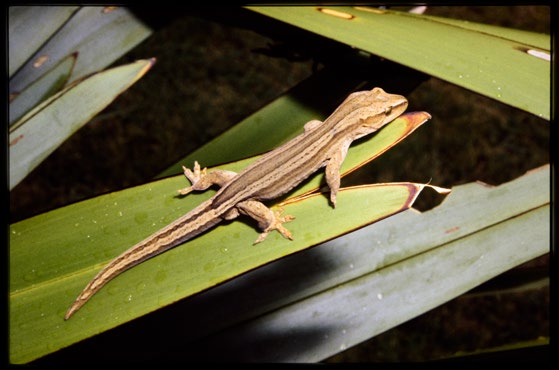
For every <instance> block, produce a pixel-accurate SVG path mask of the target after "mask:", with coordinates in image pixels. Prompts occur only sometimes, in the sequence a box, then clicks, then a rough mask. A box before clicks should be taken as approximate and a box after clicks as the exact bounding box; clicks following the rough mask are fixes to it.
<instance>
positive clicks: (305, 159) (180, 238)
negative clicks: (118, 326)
mask: <svg viewBox="0 0 559 370" xmlns="http://www.w3.org/2000/svg"><path fill="white" fill-rule="evenodd" d="M407 105H408V102H407V100H406V98H404V97H403V96H400V95H395V94H388V93H386V92H385V91H384V90H382V89H381V88H378V87H377V88H374V89H372V90H370V91H359V92H354V93H352V94H350V95H349V96H348V97H347V98H346V99H345V100H344V101H343V103H342V104H341V105H340V106H339V107H338V108H337V109H336V110H335V111H334V112H333V113H332V114H331V115H330V116H329V117H328V118H327V119H326V120H325V121H324V122H320V121H317V120H313V121H310V122H308V123H306V124H305V127H304V132H303V133H302V134H300V135H299V136H297V137H295V138H293V139H292V140H290V141H288V142H287V143H285V144H283V145H281V146H279V147H278V148H276V149H274V150H272V151H270V152H268V153H266V154H264V155H263V156H262V157H260V159H258V160H257V161H255V162H254V163H253V164H251V165H249V166H248V167H247V168H245V169H244V170H243V171H241V172H239V173H238V174H236V173H234V172H231V171H223V170H216V171H212V172H209V173H206V169H205V168H204V169H203V170H200V166H199V165H198V162H195V164H194V170H193V171H191V170H189V169H187V168H185V167H183V170H184V175H185V176H186V177H187V178H188V179H189V180H190V182H191V183H192V186H190V187H188V188H185V189H182V190H179V193H180V194H181V195H186V194H188V193H190V192H191V191H193V190H195V191H202V190H206V189H207V188H209V187H210V186H212V185H218V186H219V187H220V189H219V190H218V191H217V192H216V194H215V195H214V196H213V197H212V198H210V199H209V200H207V201H205V202H203V203H202V204H200V205H199V206H198V207H196V208H194V209H193V210H192V211H190V212H188V213H187V214H185V215H184V216H182V217H180V218H179V219H177V220H176V221H174V222H173V223H171V224H170V225H168V226H166V227H164V228H163V229H161V230H159V231H157V232H156V233H155V234H153V235H151V236H149V237H148V238H147V239H145V240H143V241H141V242H139V243H138V244H136V245H134V246H132V247H131V248H130V249H128V250H126V251H125V252H123V253H122V254H121V255H119V256H118V257H116V258H115V259H114V260H113V261H112V262H110V263H109V264H108V265H107V266H106V267H104V268H103V269H102V270H101V271H100V272H99V273H98V274H97V275H96V276H95V277H94V278H93V280H91V282H90V283H89V284H88V285H87V286H86V287H85V288H84V290H83V291H82V292H81V293H80V295H79V296H78V297H77V298H76V300H75V302H74V303H73V305H72V306H71V307H70V308H69V309H68V312H67V313H66V316H65V319H66V320H67V319H69V318H70V316H72V315H73V314H74V313H75V312H76V311H77V310H78V309H79V308H80V307H82V306H83V305H84V304H85V303H86V302H87V301H88V300H89V298H91V296H93V295H94V294H95V293H96V292H97V291H99V290H100V289H101V288H102V287H103V286H104V285H105V284H107V283H108V282H109V281H110V280H112V279H113V278H115V277H116V276H117V275H119V274H121V273H122V272H124V271H125V270H127V269H129V268H131V267H133V266H135V265H137V264H139V263H141V262H143V261H145V260H147V259H149V258H151V257H153V256H155V255H157V254H160V253H162V252H164V251H166V250H168V249H170V248H173V247H175V246H177V245H179V244H182V243H184V242H185V241H187V240H189V239H192V238H194V237H196V236H197V235H199V234H201V233H203V232H204V231H206V230H208V229H210V228H211V227H213V226H215V225H216V224H218V223H219V222H221V221H222V220H232V219H234V218H236V217H237V216H239V215H240V214H243V215H247V216H250V217H251V218H253V219H255V220H256V221H257V222H258V227H259V228H260V229H261V230H262V233H261V234H260V235H259V237H258V238H257V239H256V241H255V243H254V244H256V243H259V242H262V241H263V240H264V239H266V237H267V235H268V233H269V232H270V231H272V230H277V231H279V232H280V233H281V234H282V235H283V236H284V237H286V238H288V239H292V236H291V233H290V232H289V231H288V230H287V229H286V228H285V227H283V225H282V224H283V223H285V222H289V221H292V220H293V219H294V217H293V216H283V217H282V215H281V210H280V211H277V212H274V211H272V210H271V209H269V208H267V207H266V206H265V205H264V204H263V203H261V202H262V201H267V200H270V199H274V198H277V197H279V196H281V195H283V194H285V193H287V192H288V191H289V190H291V189H292V188H294V187H295V186H297V185H298V184H299V183H301V182H302V181H303V180H305V179H306V178H307V177H309V176H310V175H312V174H313V173H314V172H316V171H317V170H318V169H320V168H322V167H326V169H325V176H326V183H327V184H328V187H329V188H330V202H331V203H332V206H333V207H335V206H336V194H337V192H338V189H339V187H340V166H341V164H342V162H343V160H344V158H345V156H346V154H347V150H348V148H349V146H350V144H351V142H352V141H354V140H356V139H358V138H360V137H362V136H365V135H367V134H370V133H373V132H375V131H377V130H379V129H380V128H381V127H383V126H384V125H386V124H387V123H389V122H390V121H392V120H394V119H395V118H397V117H398V116H399V115H401V114H402V113H403V112H404V111H405V110H406V108H407Z"/></svg>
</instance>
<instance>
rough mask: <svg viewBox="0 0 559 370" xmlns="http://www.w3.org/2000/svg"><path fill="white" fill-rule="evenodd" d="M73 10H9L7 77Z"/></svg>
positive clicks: (65, 8)
mask: <svg viewBox="0 0 559 370" xmlns="http://www.w3.org/2000/svg"><path fill="white" fill-rule="evenodd" d="M77 9H79V7H77V6H11V7H9V8H8V55H9V66H8V75H9V76H10V77H11V76H12V75H13V74H14V72H15V71H17V69H18V68H20V67H21V66H22V65H23V63H25V61H26V60H27V59H28V58H29V57H31V55H32V54H33V52H34V51H36V50H37V49H38V48H39V47H40V46H41V45H43V44H44V43H45V42H46V41H47V40H48V39H49V38H50V37H51V35H52V34H53V33H55V32H56V31H57V30H58V29H59V28H60V27H61V26H62V25H63V24H64V22H66V21H67V20H68V19H69V18H70V17H71V16H72V14H74V12H75V11H76V10H77ZM39 28H40V30H39Z"/></svg>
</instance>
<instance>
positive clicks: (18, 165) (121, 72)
mask: <svg viewBox="0 0 559 370" xmlns="http://www.w3.org/2000/svg"><path fill="white" fill-rule="evenodd" d="M154 62H155V60H154V59H150V60H141V61H138V62H135V63H131V64H128V65H125V66H121V67H116V68H112V69H110V70H107V71H104V72H100V73H97V74H94V75H92V76H91V77H89V78H86V79H85V80H83V81H79V82H77V83H74V84H72V85H71V86H68V87H67V88H65V89H64V90H62V91H61V92H59V93H57V94H56V95H54V96H52V97H51V98H49V99H47V100H46V101H44V102H43V103H42V104H40V105H39V106H37V107H36V108H35V109H33V110H32V111H31V112H29V113H27V114H26V115H25V116H24V117H22V118H21V120H20V121H18V122H16V123H15V124H14V126H15V127H16V128H15V129H14V130H13V131H11V132H10V142H9V147H10V157H9V158H10V189H12V188H13V187H14V186H16V185H17V184H18V183H19V182H20V181H21V180H22V179H23V178H24V177H25V176H27V174H28V173H29V172H31V171H32V170H33V169H34V168H35V167H36V166H37V165H38V164H39V163H41V161H43V160H44V159H45V158H46V157H47V156H48V155H49V154H50V153H52V152H53V151H54V150H55V149H56V148H57V147H58V146H59V145H60V144H61V143H62V142H64V140H66V139H67V138H68V137H69V136H70V135H72V134H73V133H74V132H75V131H76V130H78V129H79V128H80V127H81V126H83V125H84V124H85V123H87V122H88V121H89V120H90V119H91V118H92V117H93V116H94V115H95V114H97V113H98V112H99V111H101V110H102V109H103V108H105V107H106V106H107V105H108V104H109V103H110V102H111V101H113V100H114V99H115V98H116V97H117V96H118V95H119V94H120V93H122V92H123V91H124V90H126V89H127V88H128V87H129V86H130V85H132V84H133V83H134V82H136V81H137V80H138V79H139V78H140V77H142V76H143V75H144V74H145V73H146V72H147V71H148V70H149V68H151V66H152V65H153V63H154Z"/></svg>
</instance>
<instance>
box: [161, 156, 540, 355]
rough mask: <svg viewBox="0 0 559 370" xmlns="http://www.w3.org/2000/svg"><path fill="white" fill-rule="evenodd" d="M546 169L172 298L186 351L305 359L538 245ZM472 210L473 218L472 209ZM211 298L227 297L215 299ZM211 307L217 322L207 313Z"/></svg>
mask: <svg viewBox="0 0 559 370" xmlns="http://www.w3.org/2000/svg"><path fill="white" fill-rule="evenodd" d="M549 181H550V168H549V166H543V167H542V168H538V169H536V170H533V171H531V172H529V173H528V174H526V175H524V176H522V177H519V178H517V179H515V180H513V181H511V182H509V183H505V184H502V185H499V186H496V187H491V186H487V185H484V184H480V183H469V184H464V185H459V186H456V187H454V188H453V189H452V193H451V194H450V196H448V197H447V198H446V199H445V201H444V202H443V203H442V204H441V205H439V206H438V207H436V208H434V209H432V210H429V211H427V212H424V213H419V212H417V211H415V210H413V209H412V210H407V211H405V212H402V213H399V214H397V215H394V216H392V217H389V218H387V219H385V220H382V221H380V222H377V223H375V224H372V225H370V226H367V227H365V228H362V229H360V230H358V231H356V232H354V233H351V234H349V235H346V236H344V237H343V238H338V239H334V240H332V241H329V242H327V243H324V244H321V245H319V246H316V247H314V248H312V249H308V250H305V251H303V252H301V253H299V254H297V255H294V256H289V257H287V258H285V259H283V260H281V261H277V262H276V263H272V264H270V265H267V266H265V267H263V268H261V269H258V270H255V271H251V272H249V273H248V274H246V275H244V276H243V277H241V278H239V279H235V280H233V281H230V282H227V283H226V284H224V285H222V286H220V287H218V288H217V289H215V290H212V291H209V292H206V293H202V294H200V295H198V296H196V297H195V298H194V299H191V300H190V301H189V302H187V303H184V304H183V305H181V312H185V313H186V312H187V313H188V314H184V315H181V314H180V313H179V312H177V313H176V314H177V315H179V317H176V318H175V319H176V320H179V321H180V322H181V328H185V327H187V328H189V331H188V332H185V331H184V330H176V331H173V330H172V329H170V330H171V332H169V333H168V334H169V335H171V336H172V337H173V340H174V341H177V342H180V343H183V346H182V347H181V348H183V349H184V352H183V353H182V354H183V356H185V357H187V358H189V359H190V360H191V361H204V360H206V361H207V360H210V359H211V360H218V361H251V362H316V361H321V360H324V359H326V358H328V357H330V356H332V355H334V354H336V353H339V352H340V351H343V350H345V349H346V348H349V347H351V346H353V345H356V344H358V343H360V342H362V341H364V340H367V339H369V338H371V337H373V336H375V335H377V334H380V333H382V332H383V331H385V330H388V329H390V328H393V327H395V326H397V325H399V324H401V323H403V322H405V321H407V320H410V319H412V318H414V317H416V316H418V315H421V314H423V313H424V312H426V311H428V310H430V309H432V308H434V307H436V306H438V305H440V304H443V303H445V302H447V301H448V300H450V299H453V298H454V297H457V296H459V295H461V294H463V293H464V292H466V291H468V290H470V289H472V288H474V287H475V286H477V285H479V284H481V283H483V282H485V281H487V280H489V279H491V278H493V277H495V276H497V275H499V274H501V273H503V272H504V271H506V270H508V269H511V268H513V267H515V266H517V265H519V264H521V263H524V262H526V261H529V260H531V259H533V258H536V257H538V256H541V255H544V254H546V253H548V252H549V248H550V243H549V233H550V222H549V212H550V208H549V204H550V188H549ZM480 215H483V216H480ZM223 302H227V304H226V305H225V307H223V306H224V305H223ZM215 317H219V318H220V319H219V320H215V319H214V318H215Z"/></svg>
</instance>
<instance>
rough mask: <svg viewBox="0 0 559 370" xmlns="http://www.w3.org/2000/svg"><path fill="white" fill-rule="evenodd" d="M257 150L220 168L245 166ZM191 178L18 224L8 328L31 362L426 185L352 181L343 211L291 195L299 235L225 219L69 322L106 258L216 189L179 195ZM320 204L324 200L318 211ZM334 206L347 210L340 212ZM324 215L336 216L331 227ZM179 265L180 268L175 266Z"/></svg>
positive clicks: (413, 119) (386, 134) (371, 148)
mask: <svg viewBox="0 0 559 370" xmlns="http://www.w3.org/2000/svg"><path fill="white" fill-rule="evenodd" d="M428 117H429V116H428V115H427V114H426V113H424V112H417V113H410V114H407V115H404V116H401V117H399V118H398V119H396V120H395V121H393V122H391V123H390V124H388V125H386V126H385V128H384V129H383V130H381V131H380V132H379V133H377V134H376V135H374V136H373V137H372V138H371V139H370V140H368V141H371V142H373V143H375V142H376V144H373V145H365V144H366V143H365V142H363V143H361V144H360V145H358V146H356V147H355V148H350V151H349V152H348V156H347V159H346V161H347V162H348V163H353V166H358V165H359V164H358V163H356V161H359V160H360V161H366V160H368V159H369V157H374V156H376V155H379V154H380V153H382V152H383V151H385V150H386V149H387V148H388V147H390V146H391V145H395V144H396V143H397V142H399V141H400V140H402V139H403V138H404V137H406V136H407V135H408V134H409V133H410V132H412V131H413V129H415V128H416V127H418V126H419V125H421V124H422V123H423V122H425V121H426V120H427V119H428ZM354 156H355V158H352V157H354ZM253 160H255V158H251V159H249V160H244V161H239V162H234V163H230V164H228V165H226V166H223V167H220V168H223V169H227V170H232V171H239V170H240V169H242V168H244V167H245V166H246V165H248V163H250V162H252V161H253ZM348 170H351V166H350V167H347V166H346V169H345V171H346V172H347V171H348ZM315 177H318V176H315ZM185 182H186V180H185V179H184V177H183V176H176V177H171V178H168V179H164V180H160V181H155V182H152V183H150V184H146V185H143V186H139V187H135V188H131V189H127V190H125V191H121V192H117V193H112V194H107V195H104V196H101V197H97V198H94V199H91V200H88V201H84V202H80V203H77V204H74V205H71V206H67V207H64V208H60V209H57V210H54V211H52V212H48V213H45V214H42V215H39V216H36V217H33V218H31V219H28V220H24V221H21V222H18V223H16V224H14V225H12V226H11V228H10V266H11V269H10V318H11V326H12V327H13V328H14V330H13V331H12V332H11V334H10V338H11V343H12V346H13V348H14V352H13V353H12V358H13V360H14V361H16V362H20V361H23V362H25V361H28V360H30V359H32V358H36V357H39V356H41V355H44V354H46V353H49V352H52V351H54V350H56V349H59V348H62V347H65V346H67V345H69V344H71V343H74V342H76V341H78V340H81V339H84V338H87V337H89V336H91V335H94V334H96V333H99V332H100V331H103V330H107V329H108V328H111V327H114V326H117V325H119V324H121V323H123V322H126V321H128V320H131V319H133V318H136V317H138V316H141V315H143V314H145V313H147V312H150V311H153V310H155V309H158V308H160V307H162V306H165V305H167V304H170V303H172V302H174V301H176V300H179V299H181V298H184V297H185V296H188V295H191V294H194V293H196V292H199V291H201V290H204V289H207V288H209V287H211V286H214V285H216V284H218V283H220V282H223V281H225V280H227V279H230V278H232V277H234V276H236V275H239V274H241V273H243V272H246V271H248V270H251V269H254V268H256V267H258V266H260V265H263V264H265V263H268V262H270V261H273V260H275V259H278V258H281V257H283V256H286V255H288V254H291V253H294V252H296V251H299V250H302V249H305V248H307V247H309V246H311V245H313V244H317V243H319V242H321V241H324V240H327V239H329V238H332V237H335V236H337V235H340V234H342V233H345V232H348V231H350V230H353V229H355V228H358V227H359V226H362V225H364V224H367V223H370V222H373V221H374V220H376V219H380V218H384V217H387V216H388V215H390V214H393V213H395V212H399V211H400V210H402V209H405V208H407V207H409V206H410V205H411V203H412V202H413V200H414V199H415V197H416V196H417V194H418V192H419V191H420V190H421V189H422V188H423V186H422V185H416V184H384V185H377V186H369V187H364V188H358V189H348V190H345V191H343V192H342V194H343V195H342V194H340V195H339V196H338V198H339V200H338V203H340V202H343V203H344V206H342V208H340V205H338V207H337V208H336V210H335V211H334V210H332V209H331V208H330V207H329V205H328V200H327V198H326V197H324V196H322V195H316V194H315V195H314V196H311V197H308V196H307V197H304V200H301V199H302V197H298V198H297V199H293V200H288V201H286V202H285V203H284V207H285V212H289V213H292V214H294V215H296V216H297V220H296V221H295V222H292V223H290V224H289V225H288V228H289V229H290V230H291V231H292V232H293V233H294V235H295V238H296V240H295V241H294V242H290V241H287V240H285V239H283V238H282V237H281V236H280V235H279V234H276V233H273V234H271V235H270V236H269V237H268V239H267V240H266V242H265V243H263V244H262V245H259V246H252V242H253V241H254V240H255V239H256V236H257V235H258V232H257V231H255V230H254V228H253V227H252V226H249V225H246V224H244V223H241V222H233V223H231V224H229V225H226V226H220V227H218V228H216V229H215V230H212V231H211V232H209V233H206V234H204V235H202V236H200V237H198V238H196V239H194V240H192V241H190V242H188V243H187V245H185V246H182V247H178V248H175V249H173V250H171V251H169V252H167V253H165V254H163V255H161V256H159V257H157V258H154V259H152V260H150V261H147V262H145V263H143V264H141V265H139V266H137V267H136V268H135V269H132V270H130V271H129V272H128V273H126V274H124V275H122V277H121V278H119V279H117V280H115V281H114V284H113V282H111V284H110V285H108V286H107V287H106V289H104V290H102V292H100V294H98V297H94V299H93V300H92V301H91V302H89V303H90V304H88V305H86V306H84V308H82V310H80V312H79V313H78V314H76V315H75V316H74V317H72V319H71V320H69V321H68V323H65V322H63V321H62V322H61V320H63V317H64V313H65V311H66V309H67V308H68V307H69V305H70V304H71V303H72V302H73V299H74V298H75V296H76V295H77V294H78V293H79V291H80V290H81V289H82V288H83V287H84V286H85V284H86V283H87V282H88V281H89V280H90V279H91V278H92V277H93V275H94V274H95V273H96V272H97V271H98V270H99V269H100V268H102V267H103V266H104V265H106V264H107V263H108V262H109V261H110V260H112V258H114V257H115V256H116V255H118V254H120V252H122V251H123V250H124V249H126V248H128V247H130V246H131V245H134V244H135V243H136V242H138V241H139V240H141V239H143V238H145V237H147V236H149V235H150V234H152V233H153V232H155V231H157V230H159V229H160V228H162V227H163V226H165V225H167V224H169V223H170V222H171V221H173V220H175V219H177V218H178V217H180V216H181V215H183V214H185V213H186V212H187V211H188V210H190V209H192V208H194V207H195V206H196V205H198V204H199V203H201V202H202V201H203V200H205V199H207V198H209V197H210V196H211V195H212V191H208V192H205V193H203V194H191V195H189V196H188V197H186V198H184V199H181V198H178V197H177V196H176V190H177V189H179V188H183V187H184V186H185ZM319 184H320V182H319V180H314V179H313V180H312V181H310V182H308V184H306V185H305V186H302V187H300V188H299V189H298V190H297V191H294V192H292V193H291V195H297V194H299V195H300V194H301V193H306V194H308V192H309V190H311V189H316V188H317V187H318V186H319ZM368 199H370V201H371V202H375V207H374V209H373V210H371V209H368V208H362V205H363V204H364V203H366V202H368V201H369V200H368ZM317 207H324V210H323V211H322V212H320V214H321V216H318V217H317V216H316V215H315V213H316V209H317ZM352 208H353V209H354V210H352ZM355 209H361V212H355ZM333 212H335V216H336V218H340V219H334V217H332V216H333V215H334V213H333ZM341 219H343V221H340V220H341ZM325 224H332V225H331V227H328V228H325V227H324V225H325ZM297 235H299V236H297ZM231 236H233V238H231ZM262 246H264V247H262ZM178 270H180V271H182V272H181V273H180V274H176V273H175V272H176V271H178ZM146 276H151V278H150V279H146ZM53 302H56V304H53ZM95 302H98V303H95ZM25 323H33V325H26V324H25ZM31 337H32V338H31Z"/></svg>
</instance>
